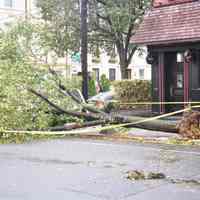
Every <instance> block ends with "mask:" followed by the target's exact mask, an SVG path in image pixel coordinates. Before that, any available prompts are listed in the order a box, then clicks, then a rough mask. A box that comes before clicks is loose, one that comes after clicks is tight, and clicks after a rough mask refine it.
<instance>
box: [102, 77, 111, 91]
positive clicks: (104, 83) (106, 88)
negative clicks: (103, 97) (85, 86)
mask: <svg viewBox="0 0 200 200" xmlns="http://www.w3.org/2000/svg"><path fill="white" fill-rule="evenodd" d="M100 85H101V89H102V91H103V92H107V91H109V90H110V85H111V84H110V81H109V80H108V79H107V78H106V75H105V74H102V75H101V78H100Z"/></svg>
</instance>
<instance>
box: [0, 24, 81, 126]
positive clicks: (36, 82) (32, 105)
mask: <svg viewBox="0 0 200 200" xmlns="http://www.w3.org/2000/svg"><path fill="white" fill-rule="evenodd" d="M44 33H45V29H42V28H41V27H40V26H38V24H35V25H33V24H27V23H26V22H20V23H16V24H15V25H12V26H11V27H9V28H8V29H7V30H5V31H2V32H1V33H0V83H1V84H0V98H1V101H0V128H4V129H24V130H27V129H34V130H38V129H44V128H47V127H49V126H53V125H55V124H57V123H59V122H61V121H64V122H67V121H70V120H71V118H70V117H65V116H59V117H58V115H57V114H55V113H54V112H52V110H51V108H49V106H47V105H46V103H44V102H42V101H41V100H40V99H38V98H37V97H36V96H34V95H32V94H30V93H29V92H28V91H27V87H32V88H34V89H37V90H40V91H41V92H42V93H44V94H45V95H48V97H49V98H50V99H51V100H53V101H54V102H56V103H57V104H58V105H60V106H63V107H64V108H65V109H68V108H70V109H73V108H77V107H76V105H74V103H73V102H72V101H71V100H70V99H68V98H63V97H62V96H61V95H60V94H59V93H58V92H57V90H56V89H55V86H54V85H55V79H54V77H53V76H52V75H51V74H49V73H48V70H47V69H46V68H42V67H41V66H38V65H36V63H35V59H36V58H37V59H38V58H42V56H43V55H45V54H46V53H47V52H48V45H47V43H48V41H46V39H44V38H46V36H45V34H44ZM47 35H48V34H47ZM43 36H44V37H43ZM72 83H73V84H72ZM65 84H66V86H67V88H71V87H80V81H70V80H68V81H66V80H65Z"/></svg>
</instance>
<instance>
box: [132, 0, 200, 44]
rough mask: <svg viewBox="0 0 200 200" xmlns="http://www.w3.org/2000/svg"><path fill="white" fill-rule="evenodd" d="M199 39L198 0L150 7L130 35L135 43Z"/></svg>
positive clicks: (199, 6) (160, 42)
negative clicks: (137, 27) (134, 32)
mask: <svg viewBox="0 0 200 200" xmlns="http://www.w3.org/2000/svg"><path fill="white" fill-rule="evenodd" d="M188 41H200V1H196V2H191V3H184V4H179V5H173V6H165V7H159V8H152V10H151V11H149V12H148V13H147V14H146V15H145V17H144V20H143V22H142V24H141V25H140V27H139V29H138V30H137V32H136V34H135V35H134V36H133V37H132V42H133V43H135V44H145V45H150V44H165V43H179V42H188Z"/></svg>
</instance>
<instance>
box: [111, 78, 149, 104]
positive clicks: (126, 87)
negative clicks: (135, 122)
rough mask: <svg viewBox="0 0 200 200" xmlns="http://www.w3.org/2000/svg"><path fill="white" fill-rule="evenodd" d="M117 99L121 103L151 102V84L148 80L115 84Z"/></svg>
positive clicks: (125, 81) (117, 82)
mask: <svg viewBox="0 0 200 200" xmlns="http://www.w3.org/2000/svg"><path fill="white" fill-rule="evenodd" d="M113 86H114V89H115V93H116V98H117V100H119V101H120V102H127V103H130V102H149V101H151V82H150V81H147V80H122V81H115V82H114V83H113Z"/></svg>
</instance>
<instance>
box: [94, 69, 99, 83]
mask: <svg viewBox="0 0 200 200" xmlns="http://www.w3.org/2000/svg"><path fill="white" fill-rule="evenodd" d="M93 72H94V76H95V79H96V81H99V69H98V68H93Z"/></svg>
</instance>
